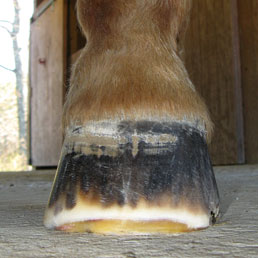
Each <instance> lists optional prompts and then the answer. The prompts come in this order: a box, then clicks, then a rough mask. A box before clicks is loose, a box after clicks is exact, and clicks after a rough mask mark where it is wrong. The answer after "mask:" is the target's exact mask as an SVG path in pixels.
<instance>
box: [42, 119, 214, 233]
mask: <svg viewBox="0 0 258 258" xmlns="http://www.w3.org/2000/svg"><path fill="white" fill-rule="evenodd" d="M218 206H219V197H218V190H217V185H216V181H215V177H214V174H213V170H212V166H211V163H210V159H209V155H208V150H207V144H206V141H205V136H204V133H202V132H201V131H200V130H199V129H196V128H195V127H193V126H190V125H187V124H181V123H176V122H173V123H167V122H150V121H138V122H130V121H129V122H128V121H124V122H118V123H115V122H112V123H111V122H109V121H107V122H94V123H93V122H92V123H89V124H87V125H86V126H83V127H82V126H81V127H80V126H78V127H75V128H71V129H70V130H69V131H68V132H67V134H66V138H65V142H64V145H63V150H62V155H61V160H60V164H59V167H58V170H57V174H56V178H55V181H54V185H53V189H52V193H51V196H50V199H49V203H48V206H47V209H46V213H45V218H44V224H45V226H46V227H48V228H56V229H59V230H64V231H69V232H82V231H86V232H94V233H104V234H115V233H118V234H120V233H125V234H128V233H132V234H134V233H135V234H146V233H177V232H187V231H192V230H198V229H202V228H206V227H208V226H209V225H210V224H211V223H213V222H214V221H215V219H216V217H217V215H218V213H219V208H218Z"/></svg>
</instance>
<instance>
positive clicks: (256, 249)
mask: <svg viewBox="0 0 258 258" xmlns="http://www.w3.org/2000/svg"><path fill="white" fill-rule="evenodd" d="M53 172H54V171H46V172H42V171H41V172H28V173H27V172H26V173H1V174H0V257H89V258H91V257H93V258H95V257H98V258H117V257H118V258H120V257H121V258H135V257H137V258H140V257H142V258H148V257H151V258H152V257H258V165H257V166H255V165H254V166H230V167H217V168H215V172H216V178H217V182H218V186H219V190H220V195H221V208H222V217H221V219H220V221H219V223H218V224H216V225H215V226H213V227H210V228H208V229H206V230H203V231H199V232H192V233H185V234H179V235H141V236H136V235H133V236H125V235H123V236H103V235H94V234H88V233H84V234H81V233H80V234H78V233H62V232H57V231H51V230H47V229H45V228H44V226H43V224H42V217H43V212H44V207H45V205H46V202H47V199H48V195H49V191H50V188H51V182H52V179H53V176H54V173H53Z"/></svg>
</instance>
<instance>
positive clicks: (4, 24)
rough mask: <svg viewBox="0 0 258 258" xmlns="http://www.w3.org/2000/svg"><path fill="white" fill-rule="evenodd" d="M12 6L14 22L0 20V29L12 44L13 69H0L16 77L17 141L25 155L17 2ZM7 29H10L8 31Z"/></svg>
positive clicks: (24, 124)
mask: <svg viewBox="0 0 258 258" xmlns="http://www.w3.org/2000/svg"><path fill="white" fill-rule="evenodd" d="M13 6H14V20H13V22H10V21H4V20H0V28H2V29H5V30H6V31H7V32H8V33H9V35H10V37H11V38H12V43H13V54H14V64H15V68H14V69H9V68H7V67H5V66H3V65H0V67H1V68H3V69H6V70H8V71H10V72H14V73H15V77H16V97H17V105H18V124H19V141H20V144H19V146H20V151H21V152H22V153H26V144H25V143H26V123H25V111H24V94H23V87H24V86H23V73H22V63H21V57H20V51H21V49H20V48H19V45H18V39H17V37H18V34H19V31H20V5H19V2H18V0H13ZM9 27H10V28H11V29H9Z"/></svg>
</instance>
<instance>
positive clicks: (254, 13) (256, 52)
mask: <svg viewBox="0 0 258 258" xmlns="http://www.w3.org/2000/svg"><path fill="white" fill-rule="evenodd" d="M238 18H239V34H240V56H241V77H242V89H243V103H244V131H245V152H246V162H247V163H258V1H257V0H238Z"/></svg>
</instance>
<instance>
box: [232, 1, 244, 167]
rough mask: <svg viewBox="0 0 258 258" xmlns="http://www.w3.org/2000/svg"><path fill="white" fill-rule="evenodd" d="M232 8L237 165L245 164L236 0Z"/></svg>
mask: <svg viewBox="0 0 258 258" xmlns="http://www.w3.org/2000/svg"><path fill="white" fill-rule="evenodd" d="M231 6H232V9H231V10H232V43H233V45H232V47H233V58H234V62H233V66H234V67H233V69H234V75H235V76H234V86H235V103H236V104H235V107H236V112H235V115H236V130H237V160H238V163H244V162H245V148H244V120H243V98H242V84H241V62H240V45H239V26H238V7H237V0H231Z"/></svg>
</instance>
